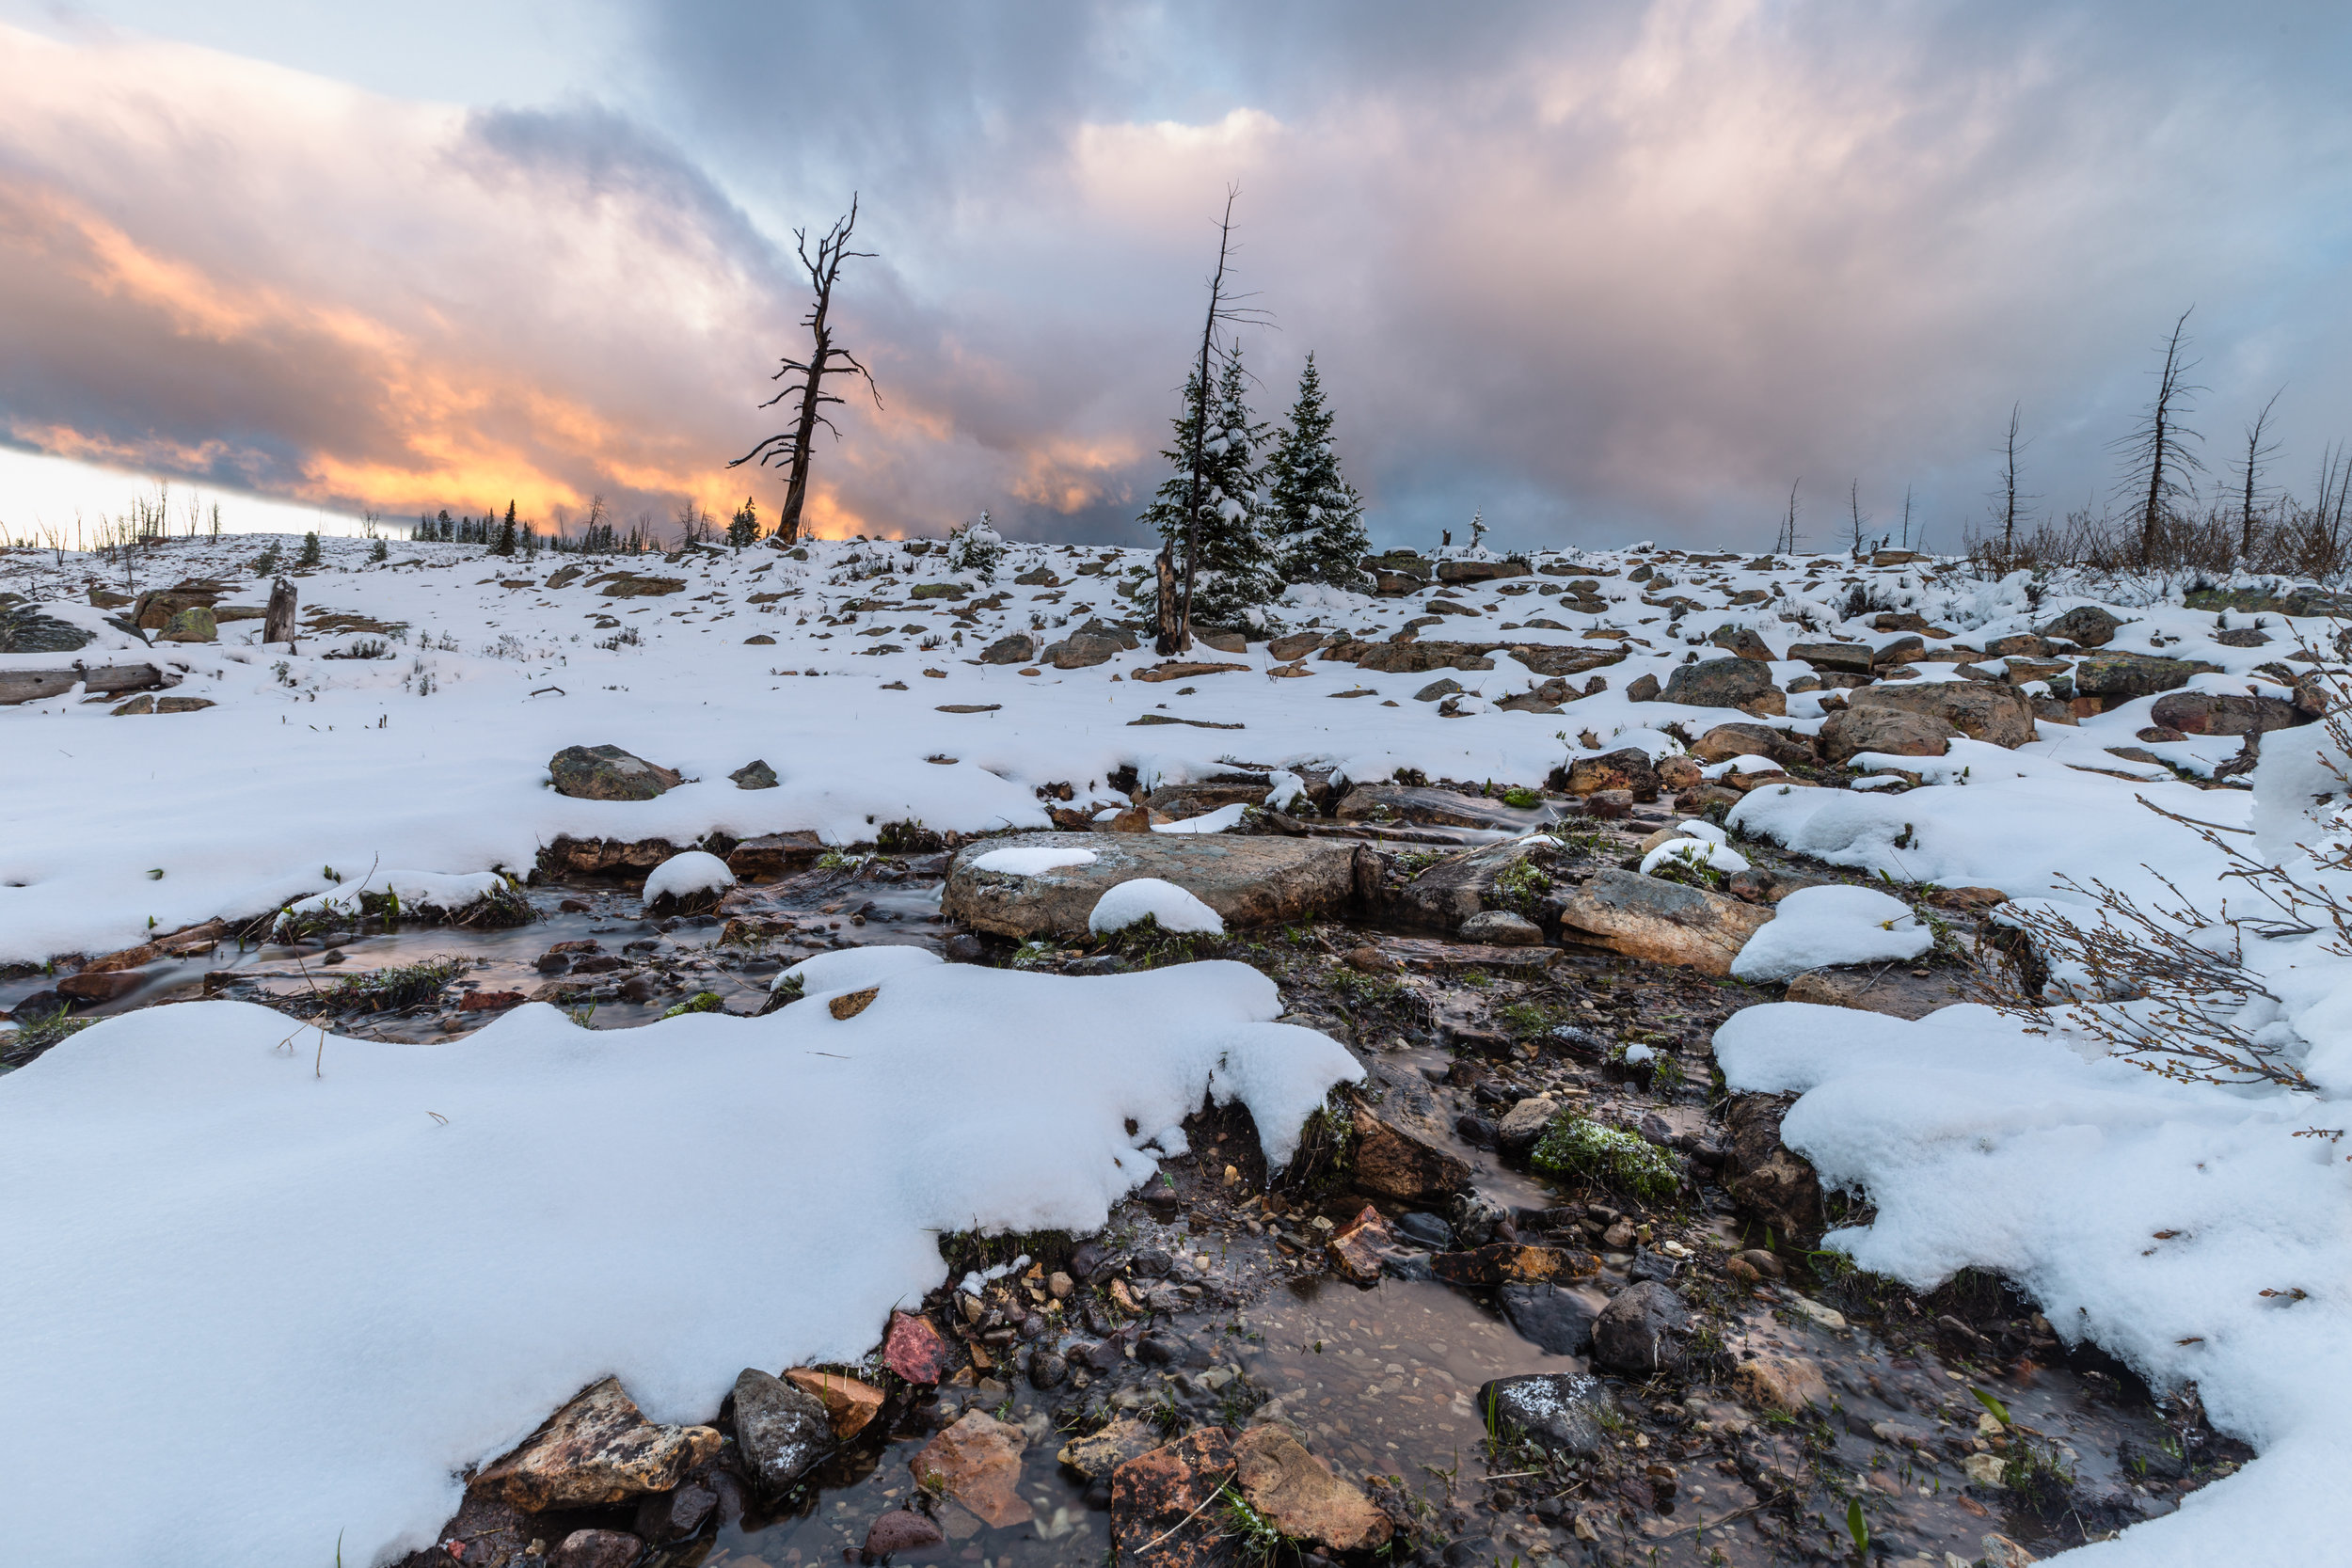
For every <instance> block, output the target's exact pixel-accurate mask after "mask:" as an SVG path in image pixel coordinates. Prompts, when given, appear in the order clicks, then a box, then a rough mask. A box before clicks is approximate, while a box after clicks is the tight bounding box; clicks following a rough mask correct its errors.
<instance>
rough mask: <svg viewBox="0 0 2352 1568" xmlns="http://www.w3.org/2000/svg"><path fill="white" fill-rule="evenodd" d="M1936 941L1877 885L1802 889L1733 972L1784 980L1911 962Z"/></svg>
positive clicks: (1759, 930)
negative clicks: (1836, 967)
mask: <svg viewBox="0 0 2352 1568" xmlns="http://www.w3.org/2000/svg"><path fill="white" fill-rule="evenodd" d="M1934 945H1935V933H1934V932H1932V931H1930V930H1929V929H1928V928H1927V927H1924V926H1922V925H1920V924H1919V922H1918V921H1917V920H1916V919H1915V918H1914V917H1913V915H1912V912H1911V906H1909V905H1908V904H1905V903H1904V902H1903V901H1902V900H1901V899H1899V898H1897V897H1894V896H1893V895H1889V894H1884V893H1881V892H1879V891H1878V890H1877V889H1876V888H1867V887H1850V886H1847V885H1845V884H1842V883H1839V884H1835V885H1832V886H1829V887H1806V888H1799V889H1798V890H1797V891H1796V892H1794V893H1792V894H1790V895H1788V897H1786V898H1783V899H1782V900H1781V901H1780V903H1779V905H1778V906H1777V907H1776V908H1775V910H1774V912H1773V915H1772V921H1771V923H1770V924H1768V925H1765V926H1762V927H1758V928H1757V930H1756V935H1754V936H1752V937H1750V938H1749V939H1748V941H1747V945H1746V946H1744V947H1742V948H1740V953H1739V956H1738V957H1737V958H1733V959H1732V960H1731V973H1732V974H1733V976H1734V977H1735V978H1738V979H1741V980H1749V981H1761V982H1770V981H1776V980H1786V979H1788V978H1789V977H1790V976H1791V975H1795V974H1804V972H1805V971H1806V970H1808V969H1820V968H1822V967H1824V966H1825V965H1829V964H1863V963H1884V962H1887V961H1889V960H1908V959H1911V958H1917V957H1918V956H1919V955H1920V954H1922V953H1925V952H1926V951H1927V950H1928V949H1929V948H1931V947H1932V946H1934Z"/></svg>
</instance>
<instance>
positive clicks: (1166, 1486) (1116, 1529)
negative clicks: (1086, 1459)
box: [1111, 1427, 1233, 1568]
mask: <svg viewBox="0 0 2352 1568" xmlns="http://www.w3.org/2000/svg"><path fill="white" fill-rule="evenodd" d="M1232 1474H1233V1434H1232V1433H1231V1432H1230V1431H1228V1430H1227V1429H1225V1428H1224V1427H1202V1428H1201V1429H1200V1431H1198V1432H1195V1433H1191V1434H1189V1435H1188V1436H1185V1437H1184V1438H1182V1439H1180V1440H1179V1441H1177V1442H1173V1443H1169V1444H1168V1445H1166V1446H1165V1447H1162V1448H1157V1449H1152V1450H1151V1451H1150V1452H1148V1453H1142V1454H1137V1455H1136V1457H1135V1458H1133V1459H1130V1460H1128V1461H1127V1462H1126V1463H1124V1464H1122V1465H1120V1466H1119V1467H1118V1468H1117V1469H1116V1470H1114V1471H1112V1472H1111V1538H1112V1542H1113V1544H1114V1545H1115V1546H1116V1548H1117V1550H1118V1553H1119V1560H1120V1564H1121V1568H1208V1565H1209V1564H1211V1563H1213V1562H1216V1560H1218V1558H1219V1555H1220V1553H1221V1552H1222V1550H1223V1548H1224V1530H1225V1522H1224V1521H1223V1520H1221V1519H1219V1518H1216V1516H1215V1512H1214V1508H1213V1499H1214V1498H1215V1497H1216V1495H1217V1492H1218V1490H1219V1489H1220V1488H1222V1487H1223V1486H1224V1485H1225V1483H1226V1481H1229V1480H1230V1479H1231V1478H1232Z"/></svg>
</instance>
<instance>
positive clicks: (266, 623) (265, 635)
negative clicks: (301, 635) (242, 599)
mask: <svg viewBox="0 0 2352 1568" xmlns="http://www.w3.org/2000/svg"><path fill="white" fill-rule="evenodd" d="M262 641H264V642H283V643H284V644H286V646H287V647H289V648H291V647H293V646H294V584H293V583H291V582H288V581H287V580H286V579H285V578H277V579H276V580H274V581H273V582H271V584H270V585H269V608H268V609H267V610H263V611H262Z"/></svg>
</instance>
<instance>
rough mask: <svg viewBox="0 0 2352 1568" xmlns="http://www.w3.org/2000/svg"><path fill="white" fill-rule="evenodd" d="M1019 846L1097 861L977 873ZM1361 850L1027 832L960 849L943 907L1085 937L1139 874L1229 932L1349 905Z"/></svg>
mask: <svg viewBox="0 0 2352 1568" xmlns="http://www.w3.org/2000/svg"><path fill="white" fill-rule="evenodd" d="M1013 846H1022V847H1052V848H1057V849H1058V848H1073V849H1086V850H1090V851H1092V853H1093V855H1094V860H1093V862H1092V863H1090V864H1087V865H1065V866H1057V867H1056V868H1055V869H1053V870H1051V871H1041V872H1038V873H1036V874H1034V875H1030V876H1023V875H1020V874H1017V873H1013V872H1005V871H979V870H976V869H974V867H973V863H974V862H975V861H977V860H979V859H980V858H981V857H982V856H984V855H988V854H991V853H993V851H995V850H998V849H1004V848H1009V847H1013ZM1357 848H1358V847H1357V846H1356V845H1355V844H1353V843H1349V842H1344V841H1335V840H1331V839H1313V838H1282V837H1273V836H1266V837H1257V836H1245V837H1233V836H1231V835H1227V834H1221V833H1202V834H1191V833H1182V834H1175V833H1171V834H1167V835H1161V834H1153V833H1020V834H1016V835H1015V836H1013V837H1009V838H991V839H983V840H981V841H980V842H978V843H977V844H970V845H966V846H965V847H963V848H962V849H961V850H959V851H958V852H957V854H956V858H955V860H954V862H953V863H951V864H950V865H949V866H948V867H947V885H946V891H945V892H944V893H943V894H942V895H941V898H940V907H941V911H942V912H943V913H945V914H946V916H947V918H948V919H950V920H961V921H962V922H963V923H964V924H965V925H967V926H970V927H973V928H974V929H975V930H980V931H988V932H991V933H993V934H994V935H996V936H1002V937H1013V938H1017V939H1019V940H1021V941H1028V940H1030V939H1031V938H1039V937H1060V936H1077V935H1080V934H1082V933H1084V932H1085V930H1086V928H1087V916H1089V914H1091V913H1093V912H1094V904H1095V900H1097V899H1099V898H1101V897H1102V896H1103V895H1104V894H1105V893H1107V892H1109V891H1110V890H1111V889H1112V888H1114V887H1116V886H1118V885H1119V884H1120V883H1121V882H1127V881H1133V880H1134V879H1136V878H1137V877H1157V878H1159V879H1161V880H1163V881H1169V882H1173V883H1175V884H1176V885H1177V886H1178V887H1181V888H1183V889H1184V891H1185V892H1187V893H1189V894H1191V895H1193V896H1194V897H1196V898H1198V899H1200V901H1201V902H1202V903H1204V904H1206V905H1208V906H1209V908H1211V909H1213V910H1215V911H1216V912H1217V916H1218V918H1219V919H1221V920H1223V921H1224V922H1225V924H1226V925H1227V926H1229V927H1230V926H1266V925H1272V924H1274V923H1276V922H1278V921H1284V920H1296V919H1298V918H1300V917H1301V916H1304V915H1309V914H1315V913H1320V912H1323V911H1330V910H1336V909H1340V908H1342V907H1343V906H1345V905H1346V904H1347V903H1349V902H1350V901H1351V900H1352V899H1353V898H1354V897H1355V895H1356V856H1357Z"/></svg>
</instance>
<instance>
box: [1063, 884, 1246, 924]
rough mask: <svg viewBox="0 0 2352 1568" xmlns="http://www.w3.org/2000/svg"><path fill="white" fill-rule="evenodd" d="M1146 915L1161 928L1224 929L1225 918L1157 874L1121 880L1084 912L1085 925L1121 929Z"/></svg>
mask: <svg viewBox="0 0 2352 1568" xmlns="http://www.w3.org/2000/svg"><path fill="white" fill-rule="evenodd" d="M1145 915H1150V916H1151V917H1152V919H1154V920H1156V921H1158V922H1159V927H1160V929H1161V930H1163V931H1200V932H1206V933H1207V934H1209V935H1211V936H1221V935H1223V934H1224V931H1225V922H1224V921H1223V920H1221V919H1219V918H1218V917H1217V912H1216V911H1215V910H1213V909H1211V908H1209V906H1208V905H1206V904H1204V903H1202V902H1201V901H1200V899H1199V898H1197V897H1195V896H1194V895H1191V894H1189V893H1187V892H1185V891H1184V889H1183V888H1180V887H1178V886H1177V885H1176V884H1175V883H1174V882H1171V881H1167V880H1165V879H1161V878H1158V877H1137V878H1136V879H1133V880H1132V881H1125V882H1121V883H1120V884H1119V885H1118V886H1117V887H1115V888H1112V889H1111V890H1110V891H1109V892H1108V893H1105V894H1104V895H1103V896H1102V897H1100V898H1098V899H1096V900H1095V903H1094V912H1093V913H1091V914H1089V915H1088V916H1087V929H1088V930H1089V931H1094V932H1097V933H1101V932H1106V931H1123V930H1125V929H1126V928H1127V927H1130V926H1133V925H1134V924H1135V923H1136V921H1138V920H1141V919H1142V918H1143V917H1144V916H1145Z"/></svg>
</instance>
